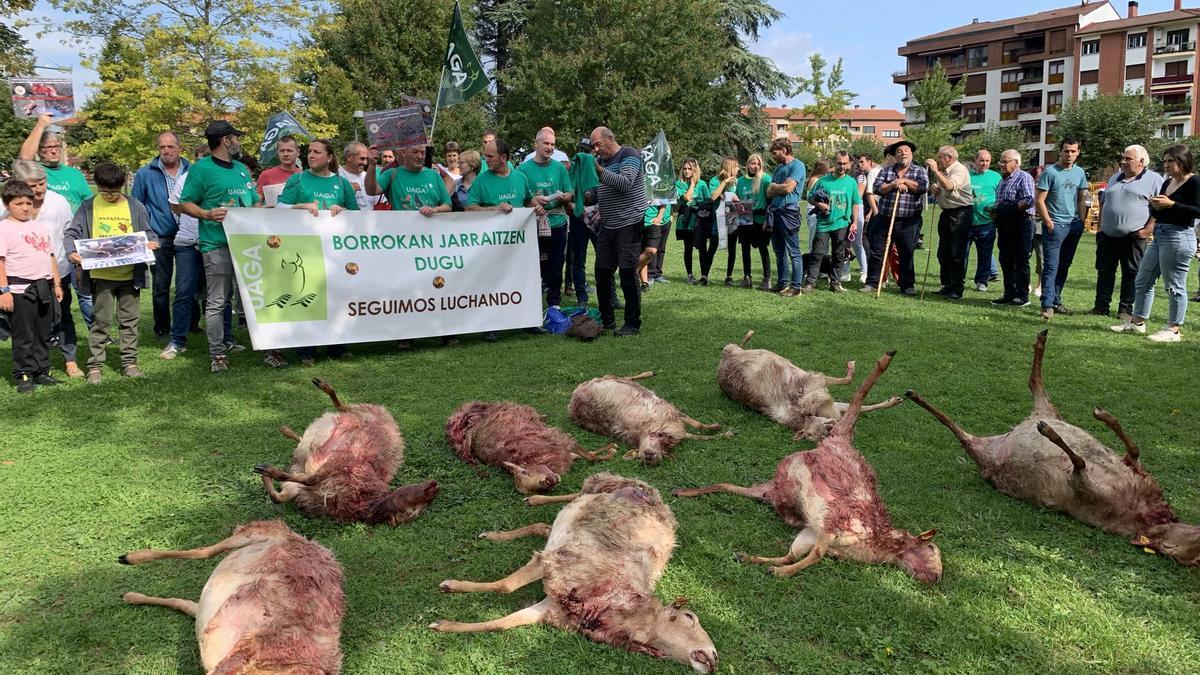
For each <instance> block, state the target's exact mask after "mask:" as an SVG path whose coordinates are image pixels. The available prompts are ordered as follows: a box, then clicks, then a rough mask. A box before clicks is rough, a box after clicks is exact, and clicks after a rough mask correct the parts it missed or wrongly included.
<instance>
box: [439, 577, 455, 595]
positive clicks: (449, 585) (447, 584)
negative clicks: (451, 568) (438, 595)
mask: <svg viewBox="0 0 1200 675" xmlns="http://www.w3.org/2000/svg"><path fill="white" fill-rule="evenodd" d="M438 590H439V591H441V592H443V593H453V592H454V582H453V581H451V580H449V579H447V580H445V581H443V582H442V583H440V584H438Z"/></svg>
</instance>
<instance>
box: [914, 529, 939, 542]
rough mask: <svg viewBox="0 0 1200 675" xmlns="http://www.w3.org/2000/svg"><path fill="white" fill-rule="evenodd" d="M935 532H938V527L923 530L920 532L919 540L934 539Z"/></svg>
mask: <svg viewBox="0 0 1200 675" xmlns="http://www.w3.org/2000/svg"><path fill="white" fill-rule="evenodd" d="M935 534H937V530H936V529H933V530H925V531H924V532H922V533H921V534H918V535H917V541H929V540H930V539H933V536H934V535H935Z"/></svg>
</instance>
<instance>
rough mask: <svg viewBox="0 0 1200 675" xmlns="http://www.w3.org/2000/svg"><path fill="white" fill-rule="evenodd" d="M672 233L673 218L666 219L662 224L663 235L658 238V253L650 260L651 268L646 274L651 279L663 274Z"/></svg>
mask: <svg viewBox="0 0 1200 675" xmlns="http://www.w3.org/2000/svg"><path fill="white" fill-rule="evenodd" d="M670 235H671V220H670V219H669V218H668V219H664V220H663V224H662V236H661V237H659V240H658V253H656V254H655V255H654V259H653V260H651V261H650V269H648V270H646V274H647V276H648V277H649V278H650V279H656V278H658V277H661V276H662V275H663V258H665V257H666V256H667V240H668V239H670Z"/></svg>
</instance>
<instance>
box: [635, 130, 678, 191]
mask: <svg viewBox="0 0 1200 675" xmlns="http://www.w3.org/2000/svg"><path fill="white" fill-rule="evenodd" d="M642 165H643V166H645V167H646V197H648V198H649V199H650V202H651V203H652V204H674V203H675V162H674V160H672V159H671V146H670V145H667V135H666V134H665V133H663V131H662V129H659V130H658V135H657V136H655V137H654V140H652V141H650V143H649V144H648V145H646V147H644V148H642Z"/></svg>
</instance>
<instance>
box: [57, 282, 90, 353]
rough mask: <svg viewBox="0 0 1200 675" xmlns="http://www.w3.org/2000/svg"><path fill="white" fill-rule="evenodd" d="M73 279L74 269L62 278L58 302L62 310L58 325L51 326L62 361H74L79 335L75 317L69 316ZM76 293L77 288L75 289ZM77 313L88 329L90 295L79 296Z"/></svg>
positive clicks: (73, 285) (73, 286)
mask: <svg viewBox="0 0 1200 675" xmlns="http://www.w3.org/2000/svg"><path fill="white" fill-rule="evenodd" d="M74 279H75V272H74V271H72V272H71V273H70V274H68V275H67V276H65V277H63V279H62V291H63V297H62V302H60V303H59V308H60V309H61V310H62V311H61V316H60V318H59V323H58V326H55V327H54V328H53V332H54V334H55V335H57V336H58V348H59V349H61V350H62V354H63V361H65V362H67V363H74V362H75V360H76V356H75V353H76V350H77V343H78V341H79V336H78V335H77V334H76V332H75V317H73V316H71V290H72V289H73V288H75V284H74V283H72V282H73V281H74ZM76 295H78V290H76ZM85 301H86V305H87V313H86V314H85V313H84V304H85ZM79 313H80V314H81V315H83V317H84V320H85V321H86V322H87V325H88V327H89V330H90V328H91V325H92V296H90V295H89V296H86V297H85V296H82V295H80V296H79Z"/></svg>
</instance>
